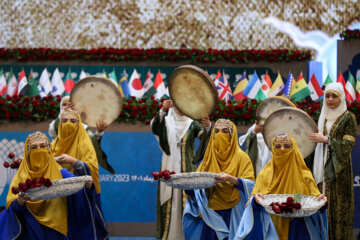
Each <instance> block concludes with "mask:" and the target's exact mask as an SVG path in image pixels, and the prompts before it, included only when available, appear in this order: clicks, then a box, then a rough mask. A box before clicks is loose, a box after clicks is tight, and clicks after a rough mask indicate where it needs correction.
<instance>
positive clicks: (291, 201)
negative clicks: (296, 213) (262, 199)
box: [286, 197, 294, 205]
mask: <svg viewBox="0 0 360 240" xmlns="http://www.w3.org/2000/svg"><path fill="white" fill-rule="evenodd" d="M286 203H287V204H289V205H292V204H293V203H294V199H293V198H292V197H288V198H287V199H286Z"/></svg>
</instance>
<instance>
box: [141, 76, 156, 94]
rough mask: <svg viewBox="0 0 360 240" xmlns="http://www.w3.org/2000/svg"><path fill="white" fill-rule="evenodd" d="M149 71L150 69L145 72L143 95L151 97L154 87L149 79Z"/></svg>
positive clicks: (154, 91)
mask: <svg viewBox="0 0 360 240" xmlns="http://www.w3.org/2000/svg"><path fill="white" fill-rule="evenodd" d="M151 75H152V74H151V72H150V70H149V71H148V72H147V74H146V79H145V82H144V91H145V93H144V97H151V96H154V95H155V93H156V89H155V87H154V83H153V81H151Z"/></svg>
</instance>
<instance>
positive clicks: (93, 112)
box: [70, 76, 123, 127]
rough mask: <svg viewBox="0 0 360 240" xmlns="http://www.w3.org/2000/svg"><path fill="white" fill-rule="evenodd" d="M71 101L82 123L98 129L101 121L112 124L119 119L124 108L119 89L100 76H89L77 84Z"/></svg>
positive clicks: (71, 95)
mask: <svg viewBox="0 0 360 240" xmlns="http://www.w3.org/2000/svg"><path fill="white" fill-rule="evenodd" d="M70 101H72V102H74V103H75V108H76V110H77V111H78V112H79V114H80V116H81V121H82V122H84V123H86V124H87V125H89V126H90V127H96V123H97V122H98V121H99V120H103V121H104V122H105V123H106V124H107V125H109V124H111V123H112V122H113V121H114V120H115V119H117V118H118V117H119V115H120V113H121V111H122V107H123V101H122V97H121V93H120V91H119V88H118V87H117V86H116V84H115V83H113V82H112V81H111V80H109V79H106V78H104V77H100V76H89V77H86V78H84V79H82V80H81V81H79V82H78V83H76V85H75V86H74V88H73V90H72V91H71V94H70Z"/></svg>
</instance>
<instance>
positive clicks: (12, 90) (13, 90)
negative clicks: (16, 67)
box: [6, 70, 18, 97]
mask: <svg viewBox="0 0 360 240" xmlns="http://www.w3.org/2000/svg"><path fill="white" fill-rule="evenodd" d="M6 81H7V86H8V89H7V95H9V96H11V97H14V96H16V95H17V89H18V82H17V80H16V77H15V75H14V73H13V72H12V70H11V71H10V72H9V74H8V77H7V80H6Z"/></svg>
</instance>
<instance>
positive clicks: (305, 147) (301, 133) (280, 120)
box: [263, 107, 317, 158]
mask: <svg viewBox="0 0 360 240" xmlns="http://www.w3.org/2000/svg"><path fill="white" fill-rule="evenodd" d="M310 132H317V125H316V123H315V122H314V120H313V119H312V118H311V117H310V116H309V115H308V114H307V113H306V112H304V111H303V110H301V109H297V108H292V107H284V108H281V109H278V110H276V111H274V112H273V113H271V114H270V115H269V116H268V118H267V119H266V120H265V124H264V130H263V135H264V140H265V143H266V145H267V146H268V147H269V149H271V148H272V140H273V138H274V137H275V136H277V135H279V134H284V133H285V134H288V135H290V136H292V137H293V138H294V139H295V141H296V143H297V145H298V147H299V150H300V152H301V154H302V156H303V157H304V158H306V157H307V156H309V155H310V154H311V153H312V152H313V151H314V150H315V147H316V143H313V142H312V141H310V140H309V138H308V136H307V134H308V133H310Z"/></svg>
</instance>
